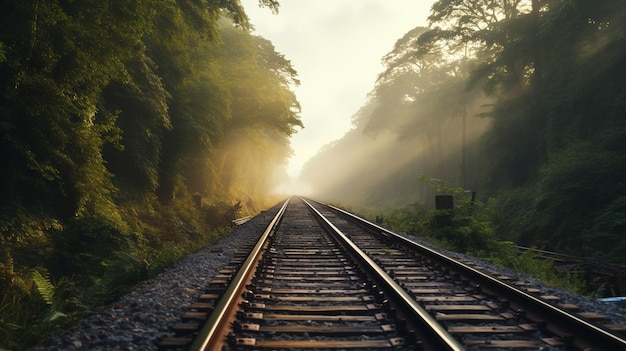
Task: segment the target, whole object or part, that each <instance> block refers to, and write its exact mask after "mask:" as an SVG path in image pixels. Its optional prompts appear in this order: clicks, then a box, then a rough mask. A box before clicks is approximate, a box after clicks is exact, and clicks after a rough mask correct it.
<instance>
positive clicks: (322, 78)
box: [241, 0, 434, 179]
mask: <svg viewBox="0 0 626 351" xmlns="http://www.w3.org/2000/svg"><path fill="white" fill-rule="evenodd" d="M433 2H434V0H327V1H320V0H317V1H316V0H280V4H281V6H280V9H279V14H278V15H274V14H272V12H271V11H270V10H269V9H268V8H259V7H258V0H242V1H241V3H242V4H243V6H244V8H245V10H246V13H247V14H248V16H249V17H250V22H251V23H252V24H253V26H254V27H255V32H254V34H256V35H260V36H262V37H264V38H266V39H268V40H270V41H271V42H272V43H273V44H274V46H275V47H276V51H278V52H280V53H282V54H284V55H285V57H286V58H287V59H289V60H291V63H292V65H293V66H294V68H295V69H296V70H297V71H298V78H299V79H300V81H301V85H300V86H299V87H297V88H295V89H294V91H295V93H296V96H297V98H298V101H300V104H301V105H302V114H301V117H302V121H303V123H304V129H302V130H299V131H298V133H297V134H296V135H295V136H293V137H292V141H291V143H292V148H293V149H294V156H293V157H292V158H291V159H290V161H289V165H288V167H287V172H288V173H289V175H290V176H291V177H292V178H294V179H295V178H296V177H297V176H298V174H299V173H300V170H301V168H302V166H303V165H304V163H306V161H307V160H308V159H310V158H311V157H313V156H314V155H315V154H316V153H317V151H318V150H319V149H320V148H321V147H322V146H324V145H326V144H328V143H329V142H332V141H334V140H337V139H340V138H341V137H342V136H343V135H344V134H345V133H346V132H347V131H348V130H349V129H350V128H351V126H352V125H351V118H352V115H354V114H355V113H356V112H357V111H358V109H359V108H360V107H361V106H363V105H364V104H365V101H366V98H367V93H368V92H370V91H371V90H372V88H373V87H374V83H375V80H376V76H377V75H378V74H379V73H380V72H382V70H383V66H382V64H381V59H382V57H383V56H384V55H385V54H387V53H388V52H389V51H391V49H393V45H394V44H395V42H396V40H398V39H400V38H401V37H402V36H403V35H404V34H405V33H406V32H408V31H409V30H411V29H413V28H415V27H417V26H419V25H422V26H425V25H426V19H427V17H428V14H429V11H430V7H431V5H432V3H433Z"/></svg>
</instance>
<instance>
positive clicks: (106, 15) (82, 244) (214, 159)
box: [0, 0, 301, 349]
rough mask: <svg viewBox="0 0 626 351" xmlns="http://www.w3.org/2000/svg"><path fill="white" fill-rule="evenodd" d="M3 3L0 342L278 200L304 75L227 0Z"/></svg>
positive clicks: (30, 333) (29, 339)
mask: <svg viewBox="0 0 626 351" xmlns="http://www.w3.org/2000/svg"><path fill="white" fill-rule="evenodd" d="M259 3H260V5H263V6H268V7H270V8H271V9H272V10H274V11H276V10H277V9H278V3H277V2H276V1H273V0H262V1H259ZM0 12H2V13H3V15H4V19H3V21H2V24H0V43H1V45H0V89H1V94H0V160H1V161H0V162H1V164H2V166H1V167H0V178H1V179H2V182H1V183H0V193H1V194H2V197H1V198H0V291H2V297H1V300H0V346H2V347H7V348H11V349H23V348H25V347H26V346H28V345H29V343H33V342H36V341H37V339H38V338H39V337H40V336H41V335H42V333H43V332H44V331H46V330H47V329H48V328H50V327H54V326H58V325H62V324H63V323H65V322H66V321H68V320H69V319H71V317H72V316H76V315H78V314H80V313H82V312H84V311H87V310H88V309H89V308H91V307H93V306H96V305H98V304H101V303H103V302H106V301H108V300H110V299H112V298H114V297H115V296H116V294H118V293H119V292H120V291H122V290H123V289H124V288H125V287H127V286H128V285H129V284H132V283H134V282H137V281H138V280H140V279H145V278H147V277H149V276H151V275H153V274H154V273H155V272H158V271H159V270H160V269H162V268H163V267H165V266H166V265H168V264H171V263H172V262H174V261H176V260H177V259H178V258H180V257H181V256H182V255H184V254H186V253H189V252H192V251H194V250H197V249H198V248H200V247H202V246H204V245H206V244H207V243H209V242H211V241H214V240H216V239H217V238H219V237H220V235H221V233H223V232H224V230H223V229H221V228H224V227H225V226H227V225H228V224H229V222H230V220H231V219H232V218H233V216H234V215H235V210H236V209H235V208H234V207H233V205H234V204H235V203H239V204H240V205H241V211H242V213H244V212H248V213H254V212H255V211H257V210H258V209H260V208H265V207H267V206H268V205H269V204H270V203H268V202H267V201H272V202H273V201H274V200H271V199H268V197H267V196H266V195H265V194H267V193H268V189H269V188H268V187H269V186H270V185H271V184H272V181H273V180H272V179H271V177H273V176H274V175H273V173H274V172H273V170H274V169H275V168H276V167H279V166H281V165H282V164H283V163H284V162H285V160H286V158H287V157H288V156H289V154H290V152H291V150H290V146H289V142H288V138H289V136H290V135H291V134H293V133H294V132H295V129H296V128H297V127H299V126H301V122H300V119H299V110H300V107H299V104H298V102H297V100H296V98H295V95H294V94H293V92H292V90H291V88H292V87H293V86H295V85H297V84H298V83H299V82H298V80H297V79H296V77H297V73H296V71H295V70H294V69H293V67H292V66H291V63H290V61H289V60H287V59H286V58H285V57H284V56H283V55H282V54H280V53H278V52H276V50H275V49H274V47H273V45H272V44H271V43H270V42H269V41H267V40H265V39H263V38H261V37H257V36H253V35H251V34H250V31H249V23H248V19H247V17H246V15H245V12H244V11H243V9H242V8H241V5H240V4H239V1H235V0H226V1H212V0H199V1H186V0H183V1H174V0H158V1H144V0H140V1H116V2H109V1H89V0H86V1H63V0H46V1H2V3H0ZM192 199H195V201H192Z"/></svg>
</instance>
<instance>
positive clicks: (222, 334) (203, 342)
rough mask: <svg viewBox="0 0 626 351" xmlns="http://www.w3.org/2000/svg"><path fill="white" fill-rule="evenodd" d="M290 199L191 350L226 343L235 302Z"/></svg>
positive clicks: (261, 238)
mask: <svg viewBox="0 0 626 351" xmlns="http://www.w3.org/2000/svg"><path fill="white" fill-rule="evenodd" d="M290 199H291V198H289V199H287V200H286V201H285V203H284V204H283V206H282V207H281V208H280V210H279V211H278V213H277V214H276V216H274V219H272V221H271V222H270V224H269V225H268V226H267V228H266V229H265V231H264V232H263V234H262V235H261V237H260V238H259V240H258V241H257V243H256V245H255V246H254V248H253V249H252V251H251V252H250V255H249V256H248V257H247V258H246V260H245V261H244V263H243V264H242V266H241V268H240V269H239V270H238V271H237V274H236V275H235V276H234V277H233V279H232V281H231V283H230V284H229V285H228V288H227V289H226V291H225V292H224V295H223V296H222V298H221V299H220V300H219V302H218V303H217V305H216V306H215V309H214V310H213V312H212V313H211V315H210V316H209V318H208V319H207V321H206V322H205V323H204V326H203V327H202V329H201V330H200V331H199V332H198V335H197V336H196V337H195V338H194V340H193V342H192V344H191V346H190V347H189V350H193V351H200V350H217V349H218V347H217V346H218V345H219V344H222V343H223V342H224V340H225V339H226V334H227V331H228V328H229V323H228V322H229V316H230V314H231V313H230V312H232V310H233V309H234V308H236V307H237V305H236V304H235V300H236V299H238V298H239V297H240V296H241V293H242V292H243V289H244V288H245V282H246V280H247V279H248V278H249V277H250V276H251V275H252V274H253V273H254V271H253V270H254V268H255V266H256V263H257V259H258V258H259V256H260V255H261V253H262V251H263V247H264V246H265V244H266V243H267V240H268V238H269V237H270V236H271V235H272V234H273V233H274V232H275V230H276V227H277V226H278V224H279V223H280V220H281V219H282V216H283V214H284V213H285V209H286V208H287V205H288V204H289V200H290Z"/></svg>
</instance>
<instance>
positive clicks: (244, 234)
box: [31, 207, 279, 351]
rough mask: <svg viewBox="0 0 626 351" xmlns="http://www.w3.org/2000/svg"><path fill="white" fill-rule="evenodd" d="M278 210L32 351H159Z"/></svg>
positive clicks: (142, 284) (256, 220)
mask: <svg viewBox="0 0 626 351" xmlns="http://www.w3.org/2000/svg"><path fill="white" fill-rule="evenodd" d="M278 209H279V207H275V208H273V209H271V210H269V211H265V212H263V213H261V214H259V215H257V216H255V217H254V218H252V219H251V220H250V221H248V222H246V223H244V224H242V225H240V226H237V227H235V228H234V229H233V232H232V233H231V234H230V235H228V236H227V237H225V238H224V239H222V240H221V241H219V242H218V243H216V244H214V245H210V246H208V247H206V248H204V249H202V250H200V251H198V252H196V253H194V254H191V255H189V256H186V257H184V258H183V259H181V260H180V261H179V262H178V263H177V264H175V265H174V266H173V267H171V268H169V269H168V270H166V271H164V272H162V273H160V274H159V275H157V276H156V277H155V278H153V279H149V280H146V281H143V282H141V283H139V284H138V285H136V286H135V287H134V288H133V290H132V291H131V292H129V293H128V294H126V295H123V296H122V297H120V299H119V300H118V301H116V302H115V303H112V304H110V305H108V306H105V307H102V308H100V309H99V310H98V311H95V312H94V313H93V314H91V315H89V316H87V317H86V318H84V319H83V320H81V321H80V322H78V323H77V324H75V325H74V326H72V327H71V328H69V329H68V330H67V331H66V332H64V333H62V334H60V335H54V336H51V337H49V338H48V339H47V340H45V341H44V346H38V347H36V348H32V349H31V350H45V351H57V350H64V351H65V350H70V351H71V350H157V346H158V341H159V340H160V339H162V338H164V337H167V336H170V332H169V328H170V327H171V326H173V325H174V324H175V323H177V322H180V318H181V316H182V315H183V313H185V311H186V307H187V306H189V305H190V304H192V303H193V302H195V301H196V300H197V298H198V296H199V295H200V293H201V292H202V290H203V288H204V287H205V286H206V285H207V283H208V282H209V280H210V279H211V277H213V276H214V275H215V274H217V272H218V271H219V270H220V269H221V268H222V267H224V266H226V265H227V264H228V263H229V262H230V260H231V259H232V258H233V256H234V254H235V252H236V251H237V249H238V248H240V247H242V246H244V245H245V244H247V243H254V242H255V241H256V239H257V238H258V237H259V236H260V234H262V233H263V230H264V229H265V227H266V225H267V224H268V223H269V221H270V220H271V219H272V218H273V216H274V215H276V212H277V211H278Z"/></svg>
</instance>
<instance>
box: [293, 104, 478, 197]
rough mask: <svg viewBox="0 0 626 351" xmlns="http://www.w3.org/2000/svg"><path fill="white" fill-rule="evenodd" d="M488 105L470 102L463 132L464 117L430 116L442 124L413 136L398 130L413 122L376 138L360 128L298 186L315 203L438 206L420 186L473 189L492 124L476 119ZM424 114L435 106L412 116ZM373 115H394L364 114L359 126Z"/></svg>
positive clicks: (330, 148)
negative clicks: (439, 183) (482, 141)
mask: <svg viewBox="0 0 626 351" xmlns="http://www.w3.org/2000/svg"><path fill="white" fill-rule="evenodd" d="M485 103H486V100H485V99H484V97H482V96H481V97H478V98H476V99H474V100H472V101H469V102H468V104H467V105H466V111H465V113H466V115H465V128H463V116H462V115H458V116H453V117H449V116H431V117H433V118H434V119H435V120H438V121H440V123H434V124H432V125H431V126H430V127H428V128H424V129H421V130H419V131H416V130H413V131H412V132H411V133H407V131H406V130H402V129H401V128H398V127H401V126H402V125H408V124H411V123H412V122H414V121H411V119H395V120H394V123H393V124H392V123H390V124H388V125H386V126H385V128H384V129H382V130H379V131H377V132H376V133H372V132H368V131H366V128H365V126H364V125H363V124H364V123H363V122H361V123H358V122H357V123H358V124H357V125H355V127H354V128H353V129H352V130H350V131H349V132H348V133H346V134H345V135H344V136H343V138H341V139H339V140H336V141H334V142H333V143H331V144H328V145H326V146H325V147H324V148H322V149H321V150H320V151H319V152H318V154H317V155H316V156H315V157H313V158H312V159H311V160H309V161H308V162H307V163H306V164H305V166H304V168H303V171H302V174H301V176H300V180H301V182H302V183H304V184H308V185H309V186H310V189H309V190H310V195H311V196H313V197H315V198H319V199H321V200H323V201H329V202H335V201H341V202H346V203H350V204H355V205H363V206H370V205H371V206H381V205H404V204H409V203H415V202H423V203H425V204H429V203H434V198H432V196H433V194H434V193H433V191H432V190H431V189H430V188H428V186H426V185H425V184H423V183H422V182H421V181H420V180H419V176H420V175H421V174H424V175H426V176H428V177H434V178H439V179H444V180H447V181H449V182H450V183H451V184H453V185H456V186H463V187H465V188H467V189H469V188H471V187H472V183H473V182H474V177H475V171H474V167H472V164H471V160H472V158H473V157H474V156H475V150H476V143H477V140H478V138H479V137H480V136H481V135H482V133H483V132H484V131H485V130H486V129H487V128H488V126H489V119H487V118H484V117H479V116H478V115H479V114H480V113H481V112H484V111H485V109H486V108H487V107H486V105H485ZM370 107H371V106H370ZM420 108H421V109H423V110H431V109H432V106H421V107H420V106H415V113H414V114H412V116H419V115H420V114H419V110H420ZM373 111H375V113H377V114H380V115H381V116H383V117H384V116H389V115H391V114H392V112H390V111H387V110H384V109H382V110H381V109H380V108H364V109H362V110H361V111H360V112H359V113H361V114H366V115H365V116H359V118H358V120H361V121H365V120H370V119H371V118H374V116H372V115H371V114H372V112H373ZM392 119H393V118H389V120H392ZM464 133H465V143H464V142H463V140H464V137H463V134H464ZM464 148H465V153H466V156H465V165H463V163H464V162H463V149H464ZM464 178H465V179H464Z"/></svg>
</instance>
